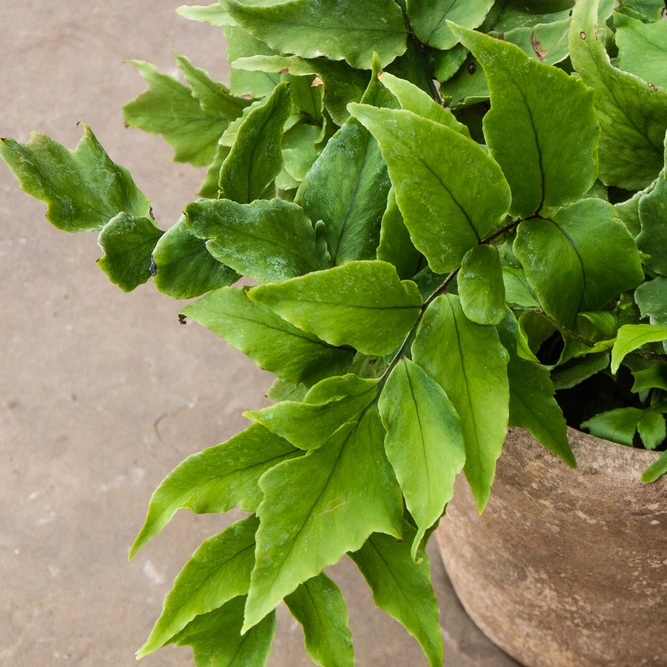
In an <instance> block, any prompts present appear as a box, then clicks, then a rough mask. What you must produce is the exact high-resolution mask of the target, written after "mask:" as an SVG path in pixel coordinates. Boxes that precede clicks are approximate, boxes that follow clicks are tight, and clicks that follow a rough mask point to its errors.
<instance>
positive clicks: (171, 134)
mask: <svg viewBox="0 0 667 667" xmlns="http://www.w3.org/2000/svg"><path fill="white" fill-rule="evenodd" d="M129 62H131V63H132V64H133V65H134V66H135V67H136V68H137V70H138V71H139V74H141V76H142V77H143V78H144V79H145V80H146V82H147V83H148V90H146V91H145V92H144V93H142V94H141V95H139V97H137V99H136V100H133V101H132V102H128V103H127V104H126V105H125V106H124V107H123V118H124V119H125V124H126V125H129V126H130V127H136V128H139V129H141V130H143V131H144V132H148V133H149V134H161V135H162V137H163V138H164V140H165V141H166V142H167V143H168V144H169V145H170V146H171V147H172V148H173V149H174V161H176V162H189V163H190V164H192V165H193V166H195V167H205V166H207V165H208V164H210V163H211V161H212V160H213V157H214V156H215V150H216V146H217V144H218V139H219V138H220V135H221V134H222V133H223V132H224V131H225V128H226V127H227V125H228V121H227V119H226V118H225V117H224V116H222V115H221V114H220V113H219V112H217V111H204V109H202V106H201V104H200V103H199V101H198V100H197V99H196V98H195V97H194V95H193V94H192V92H193V91H192V89H191V88H189V87H188V86H184V85H183V84H182V83H180V82H179V81H178V80H177V79H175V78H174V77H172V76H168V75H167V74H160V72H158V71H157V68H156V67H155V65H151V64H150V63H147V62H143V61H140V60H130V61H129Z"/></svg>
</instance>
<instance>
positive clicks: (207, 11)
mask: <svg viewBox="0 0 667 667" xmlns="http://www.w3.org/2000/svg"><path fill="white" fill-rule="evenodd" d="M176 13H177V14H179V15H180V16H182V17H183V18H186V19H189V20H190V21H201V22H202V23H208V24H209V25H215V26H220V27H222V26H226V25H234V21H233V20H232V17H231V16H230V15H229V14H228V13H227V10H225V8H224V7H223V6H222V5H221V4H220V3H219V2H216V3H214V4H212V5H207V6H204V7H201V6H192V5H181V6H180V7H177V8H176Z"/></svg>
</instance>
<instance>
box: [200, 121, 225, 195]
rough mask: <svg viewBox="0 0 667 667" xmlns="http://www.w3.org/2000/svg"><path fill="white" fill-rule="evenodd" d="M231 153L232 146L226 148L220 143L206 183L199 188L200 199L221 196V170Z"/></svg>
mask: <svg viewBox="0 0 667 667" xmlns="http://www.w3.org/2000/svg"><path fill="white" fill-rule="evenodd" d="M228 129H229V128H227V130H228ZM225 131H226V130H225ZM223 136H224V135H223ZM220 141H222V137H220ZM230 151H231V147H230V146H225V145H223V144H222V143H218V146H217V147H216V149H215V156H214V158H213V162H211V164H210V165H209V166H208V169H207V171H206V176H205V177H204V182H203V183H202V184H201V186H200V187H199V192H198V193H197V194H198V195H199V196H200V197H206V198H208V199H217V198H218V196H219V194H220V185H219V183H220V169H221V168H222V163H223V162H224V161H225V160H226V159H227V156H228V155H229V152H230Z"/></svg>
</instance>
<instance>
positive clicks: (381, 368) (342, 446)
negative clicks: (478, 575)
mask: <svg viewBox="0 0 667 667" xmlns="http://www.w3.org/2000/svg"><path fill="white" fill-rule="evenodd" d="M573 4H574V3H573V2H571V1H570V2H568V0H541V1H538V0H533V1H532V2H528V0H525V1H523V2H521V3H515V2H513V1H512V0H505V1H501V2H493V0H466V2H462V1H459V0H429V1H428V2H426V1H425V0H396V1H395V0H288V1H287V2H274V3H272V2H264V1H262V2H257V1H254V0H253V1H252V2H251V1H250V0H243V1H241V0H221V1H220V2H219V3H218V4H213V5H211V6H208V7H204V6H186V7H182V8H180V10H179V13H181V14H182V15H183V16H185V17H186V18H189V19H193V20H197V21H203V22H207V23H210V24H213V25H217V26H223V27H224V30H225V34H226V37H227V43H228V54H229V58H230V61H232V66H233V69H232V76H231V88H227V87H226V86H225V85H223V84H221V83H218V82H215V81H213V80H211V79H210V78H209V76H208V75H207V74H206V72H204V71H203V70H201V69H198V68H196V67H194V66H193V65H192V64H191V63H190V61H189V60H188V59H187V58H185V57H183V56H180V55H177V57H176V58H177V62H178V65H179V67H180V68H181V70H182V72H183V76H184V79H185V83H181V82H180V81H179V80H177V79H175V78H173V77H171V76H167V75H164V74H161V73H159V72H158V71H157V69H156V68H155V67H153V66H152V65H150V64H148V63H143V62H134V65H135V66H136V67H137V69H138V71H139V73H140V74H141V75H142V76H143V77H144V78H145V79H146V81H147V83H148V89H147V90H146V92H145V93H143V94H142V95H141V96H140V97H139V98H138V99H136V100H134V101H133V102H130V103H129V104H128V105H126V107H125V109H124V112H125V120H126V122H127V124H128V125H130V126H132V127H139V128H142V129H144V130H146V131H148V132H151V133H153V134H162V136H163V137H164V139H165V140H166V141H167V142H168V143H169V144H170V145H171V146H173V148H174V151H175V159H176V160H179V161H184V162H190V163H191V164H193V165H194V166H208V173H207V176H206V179H205V181H204V183H203V185H202V188H201V192H200V195H201V198H200V199H198V200H197V201H195V202H193V203H191V204H189V205H188V206H186V207H185V209H184V212H183V216H182V218H181V219H180V220H179V221H178V222H177V223H176V224H175V225H174V226H172V227H171V228H170V229H168V230H167V231H166V232H163V231H162V230H160V229H159V228H158V226H157V224H156V222H155V220H154V219H153V217H152V213H151V208H150V202H149V201H148V200H147V199H146V198H145V197H144V196H143V195H142V193H141V192H140V191H139V190H138V189H137V187H136V185H135V184H134V182H133V180H132V178H131V176H130V175H129V174H128V172H127V171H126V170H125V169H124V168H123V167H120V166H118V165H116V164H115V163H114V162H113V161H112V160H111V159H110V158H109V157H108V156H107V154H106V153H105V152H104V150H103V149H102V147H101V146H100V144H99V143H98V142H97V140H96V138H95V136H94V135H93V133H92V132H91V130H90V129H89V128H87V127H85V126H84V137H83V139H82V140H81V142H80V143H79V145H78V147H77V148H76V150H75V151H69V150H67V149H65V148H63V147H62V146H60V145H59V144H57V143H56V142H55V141H53V140H51V139H49V138H47V137H45V136H43V135H39V134H35V135H33V137H32V139H31V141H30V143H28V144H26V145H21V144H19V143H16V142H15V141H12V140H10V139H4V140H3V141H2V142H1V143H0V155H2V157H3V158H4V160H5V161H6V163H7V164H8V165H9V167H10V169H12V170H13V172H14V173H15V174H16V176H17V178H18V180H19V181H20V183H21V186H22V188H23V189H24V190H25V191H26V192H27V193H29V194H31V195H32V196H34V197H36V198H38V199H40V200H42V201H43V202H45V203H46V204H47V205H48V213H47V218H48V219H49V221H50V222H51V223H52V224H54V225H55V226H57V227H59V228H61V229H64V230H65V231H69V232H78V231H99V232H100V235H99V244H100V246H101V247H102V249H103V251H104V255H103V257H102V258H101V259H100V260H99V265H100V267H101V269H102V270H103V271H104V272H105V273H106V274H107V275H108V276H109V278H110V279H111V281H112V282H114V283H116V284H117V285H119V286H120V287H121V288H122V289H123V290H126V291H130V290H132V289H134V288H135V287H137V286H138V285H139V284H141V283H144V282H146V281H147V280H149V279H150V278H151V277H152V278H153V279H154V283H155V285H156V287H157V289H158V290H159V291H161V292H163V293H165V294H167V295H169V296H171V297H174V298H176V299H192V298H194V297H202V298H200V299H199V300H197V301H194V302H192V303H190V305H188V306H187V307H185V309H184V310H183V312H182V317H183V318H189V319H192V320H194V321H196V322H199V323H200V324H202V325H203V326H205V327H207V328H208V329H210V330H211V331H213V332H214V333H216V334H218V335H220V336H222V337H223V338H224V339H225V340H226V341H227V342H228V343H229V344H231V345H232V346H234V347H236V348H238V349H240V350H241V351H243V352H244V353H245V354H246V355H247V356H248V357H250V358H251V359H252V360H253V361H255V362H256V363H257V364H258V365H260V366H261V367H262V368H264V369H266V370H268V371H270V372H272V373H273V374H275V376H276V378H277V379H276V382H275V384H274V386H273V387H272V389H271V390H270V393H269V397H270V398H272V399H274V400H275V404H274V405H272V406H271V407H268V408H265V409H263V410H258V411H251V412H248V413H246V416H247V417H248V419H249V420H251V421H252V424H251V425H250V426H249V427H248V428H247V429H246V430H245V431H243V432H242V433H240V434H238V435H237V436H235V437H234V438H232V439H231V440H230V441H228V442H226V443H223V444H221V445H217V446H215V447H212V448H210V449H206V450H204V451H203V452H201V453H198V454H194V455H193V456H191V457H189V458H188V459H186V460H185V461H184V462H183V463H182V464H181V465H179V466H178V467H177V468H176V469H175V470H174V471H173V472H172V473H170V474H169V475H168V476H167V477H166V479H165V480H164V481H163V482H162V483H161V484H160V486H159V487H158V489H157V490H156V491H155V493H154V495H153V497H152V499H151V502H150V506H149V509H148V516H147V518H146V522H145V524H144V526H143V528H142V529H141V532H140V534H139V536H138V537H137V540H136V542H135V544H134V546H133V547H132V552H131V555H134V554H135V553H136V552H137V550H138V549H139V548H140V547H141V546H142V545H143V544H145V543H146V542H147V541H148V540H149V539H150V538H152V537H154V536H155V535H157V534H158V533H159V532H160V531H161V530H162V528H164V526H165V525H166V524H167V523H168V522H169V520H170V519H171V517H172V516H173V515H174V514H175V512H176V511H177V510H178V509H180V508H188V509H190V510H192V511H193V512H196V513H204V512H225V511H227V510H229V509H231V508H233V507H238V508H240V509H241V510H243V511H245V512H248V513H249V514H248V516H247V518H245V519H243V520H241V521H238V522H236V523H234V524H233V525H231V526H230V527H229V528H228V529H227V530H225V531H224V532H223V533H221V534H219V535H215V536H214V537H212V538H210V539H208V540H206V541H205V542H204V543H203V544H202V545H201V546H200V547H199V548H198V549H197V550H196V551H195V553H194V554H193V556H192V558H191V559H190V561H189V562H188V563H187V564H186V565H185V567H184V568H183V570H182V571H181V573H180V574H179V575H178V577H177V578H176V581H175V583H174V588H173V590H172V591H171V592H170V593H169V594H168V596H167V598H166V600H165V603H164V609H163V612H162V615H161V616H160V618H159V619H158V621H157V623H156V625H155V627H154V629H153V631H152V633H151V634H150V637H149V638H148V640H147V641H146V643H145V645H144V646H143V647H142V648H141V649H140V651H139V652H138V655H139V657H141V656H144V655H147V654H149V653H151V652H153V651H155V650H156V649H158V648H160V647H161V646H164V645H165V644H169V643H174V644H177V645H189V646H191V647H192V648H193V650H194V660H195V663H196V664H197V665H199V666H204V665H205V666H207V667H212V666H216V667H222V666H231V665H238V666H240V665H243V666H248V667H253V666H256V665H264V664H265V663H266V659H267V656H268V653H269V651H270V646H271V641H272V638H273V635H274V632H275V608H276V606H277V605H278V604H279V603H280V602H281V601H284V602H285V603H286V605H287V606H288V607H289V609H290V611H291V612H292V614H293V615H294V617H295V618H296V619H297V621H299V623H301V624H302V626H303V629H304V635H305V643H306V649H307V651H308V653H309V655H310V656H311V658H312V659H313V661H314V662H315V663H317V664H318V665H323V666H325V667H346V666H349V665H353V663H354V653H353V647H352V640H351V633H350V630H349V628H348V622H347V612H346V608H345V602H344V600H343V598H342V596H341V593H340V591H339V590H338V588H337V587H336V585H335V584H334V583H333V582H332V581H331V579H329V578H328V577H327V575H326V574H325V573H324V570H325V569H326V568H327V567H328V566H330V565H333V564H334V563H336V562H338V561H339V560H340V559H341V558H342V557H343V556H345V555H348V556H349V557H350V558H351V559H352V560H353V561H354V562H355V563H356V565H357V566H358V567H359V569H360V570H361V572H362V574H363V575H364V577H365V578H366V580H367V581H368V584H369V585H370V587H371V589H372V591H373V595H374V598H375V601H376V603H377V604H378V606H379V607H381V608H382V609H384V610H385V611H386V612H387V613H388V614H390V615H391V616H392V617H394V618H395V619H397V620H398V621H400V622H401V623H402V624H403V625H404V626H405V627H406V629H407V630H408V632H409V633H410V634H412V635H413V636H414V637H415V638H416V639H417V641H418V642H419V643H420V644H421V646H422V648H423V650H424V653H425V655H426V658H427V659H428V662H429V664H430V665H431V666H436V665H441V664H442V662H443V646H442V635H441V631H440V627H439V625H438V607H437V602H436V598H435V594H434V592H433V589H432V587H431V583H430V574H429V561H428V558H427V557H426V555H425V553H424V546H425V544H426V541H427V540H428V538H429V536H430V534H431V532H432V531H433V529H434V527H435V526H436V525H437V523H438V520H439V519H440V517H441V516H442V515H443V513H444V512H445V509H446V507H447V503H448V502H449V501H450V499H451V498H452V495H453V485H454V479H455V477H456V476H457V474H458V473H459V472H461V471H463V473H464V474H465V477H466V479H467V480H468V482H469V484H470V487H471V489H472V493H473V494H474V497H475V500H476V502H477V506H478V508H479V511H480V512H481V511H482V510H483V509H484V507H485V505H486V504H487V501H488V499H489V494H490V492H491V487H492V483H493V479H494V472H495V467H496V461H497V459H498V457H499V456H500V454H501V451H502V447H503V441H504V439H505V436H506V433H507V428H508V425H510V426H518V427H523V428H526V429H528V430H529V431H530V432H531V433H532V434H533V435H534V437H535V438H536V439H537V440H538V441H539V442H541V443H542V444H543V445H544V446H545V447H547V448H548V449H549V450H551V451H552V452H553V453H554V454H555V455H557V456H558V457H560V458H561V459H562V460H563V461H565V463H567V464H568V465H570V466H574V465H575V460H574V457H573V454H572V451H571V450H570V447H569V445H568V440H567V435H566V420H565V418H564V416H563V412H562V410H561V408H560V407H559V404H558V403H557V402H556V398H555V390H556V389H562V390H567V389H569V388H572V387H574V386H575V385H578V384H580V383H581V382H583V381H585V380H587V379H588V378H590V377H592V376H594V375H596V374H601V375H606V376H608V378H611V379H612V380H613V378H614V377H616V374H617V373H618V374H619V375H618V376H619V377H620V375H621V373H625V375H626V376H628V377H631V378H634V379H633V382H634V385H633V387H632V390H631V392H630V394H629V396H630V399H629V402H628V404H627V405H625V406H621V407H618V408H616V409H614V410H610V411H606V412H602V413H600V414H593V415H590V419H589V420H588V421H587V422H585V423H584V424H583V426H584V427H588V428H589V429H590V430H591V431H592V432H593V433H596V434H598V435H602V436H603V437H607V438H609V439H612V440H616V441H619V442H622V443H624V444H628V445H632V444H633V440H634V439H635V437H636V433H637V432H638V434H639V437H640V438H641V439H642V440H643V442H644V444H645V445H646V446H647V447H648V448H656V447H658V446H659V445H661V443H662V442H663V441H664V440H665V418H664V413H665V412H667V371H666V370H665V368H666V367H665V364H664V361H665V355H664V350H663V349H662V342H663V341H665V340H667V316H666V315H665V312H667V235H666V233H665V229H667V180H666V178H667V177H666V172H665V150H664V140H665V131H666V130H667V91H666V90H665V88H664V87H663V86H665V85H667V80H665V72H667V32H666V31H665V28H666V27H667V21H660V20H659V18H660V16H661V14H664V5H663V3H662V2H657V1H653V0H646V1H643V2H621V3H620V6H618V5H619V3H614V2H608V1H606V0H605V1H603V2H597V1H595V0H580V1H579V2H578V3H577V5H576V7H575V8H574V9H572V5H573ZM615 5H617V6H618V7H617V9H616V11H615V12H614V6H615ZM475 28H478V29H477V30H474V29H475ZM605 45H606V47H608V48H609V52H608V51H607V50H606V47H605ZM609 54H611V55H613V57H614V59H613V60H610V57H609ZM165 109H168V110H169V112H168V113H165ZM610 202H615V204H614V203H610ZM241 276H245V277H246V278H249V279H251V280H250V281H249V282H251V283H252V284H253V285H254V286H252V287H247V286H246V287H231V285H233V284H234V283H236V282H237V281H238V280H239V279H240V278H241ZM247 283H248V281H246V284H247ZM545 341H551V342H552V343H553V341H556V342H558V341H560V348H559V350H560V351H559V352H558V354H557V355H556V356H555V358H552V359H546V358H545V357H544V355H543V354H542V352H543V350H544V345H543V343H545ZM610 351H611V353H610ZM536 355H542V356H540V359H541V360H542V362H541V361H540V360H538V356H536ZM610 356H611V359H610ZM635 444H636V443H635ZM665 456H666V455H663V456H662V458H660V459H659V460H658V461H657V463H656V464H655V465H654V466H652V468H651V469H649V471H647V473H646V475H645V481H651V480H653V479H656V478H657V477H658V476H659V475H660V474H662V473H663V472H665V470H666V469H667V459H666V458H665ZM554 465H558V463H557V462H556V459H554Z"/></svg>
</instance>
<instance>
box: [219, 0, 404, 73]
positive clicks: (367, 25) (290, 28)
mask: <svg viewBox="0 0 667 667" xmlns="http://www.w3.org/2000/svg"><path fill="white" fill-rule="evenodd" d="M222 4H223V6H224V7H226V8H227V10H228V12H229V14H230V15H231V17H232V18H233V19H234V20H235V21H236V22H237V23H238V24H239V25H240V26H241V27H242V28H244V29H245V30H247V31H248V32H250V33H251V34H253V35H254V36H255V37H256V38H257V39H261V40H262V41H263V42H266V43H267V44H268V45H269V46H270V47H271V48H273V49H275V50H276V51H280V52H281V53H293V54H295V55H297V56H301V57H302V58H315V57H318V56H325V57H327V58H329V59H330V60H346V61H347V62H348V63H350V65H352V67H357V68H359V69H370V67H371V61H372V59H373V52H374V51H375V52H377V54H378V55H379V57H380V60H381V62H382V65H383V66H384V65H387V64H388V63H390V62H391V61H392V60H394V58H396V56H400V55H401V54H402V53H404V52H405V49H406V40H407V30H406V27H405V23H404V22H403V15H402V12H401V10H400V8H399V7H398V5H397V4H396V3H395V2H393V0H366V1H365V2H364V3H359V2H357V1H356V0H293V1H292V2H287V3H282V4H277V5H271V6H248V5H244V4H242V3H240V2H237V1H236V0H223V2H222Z"/></svg>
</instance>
